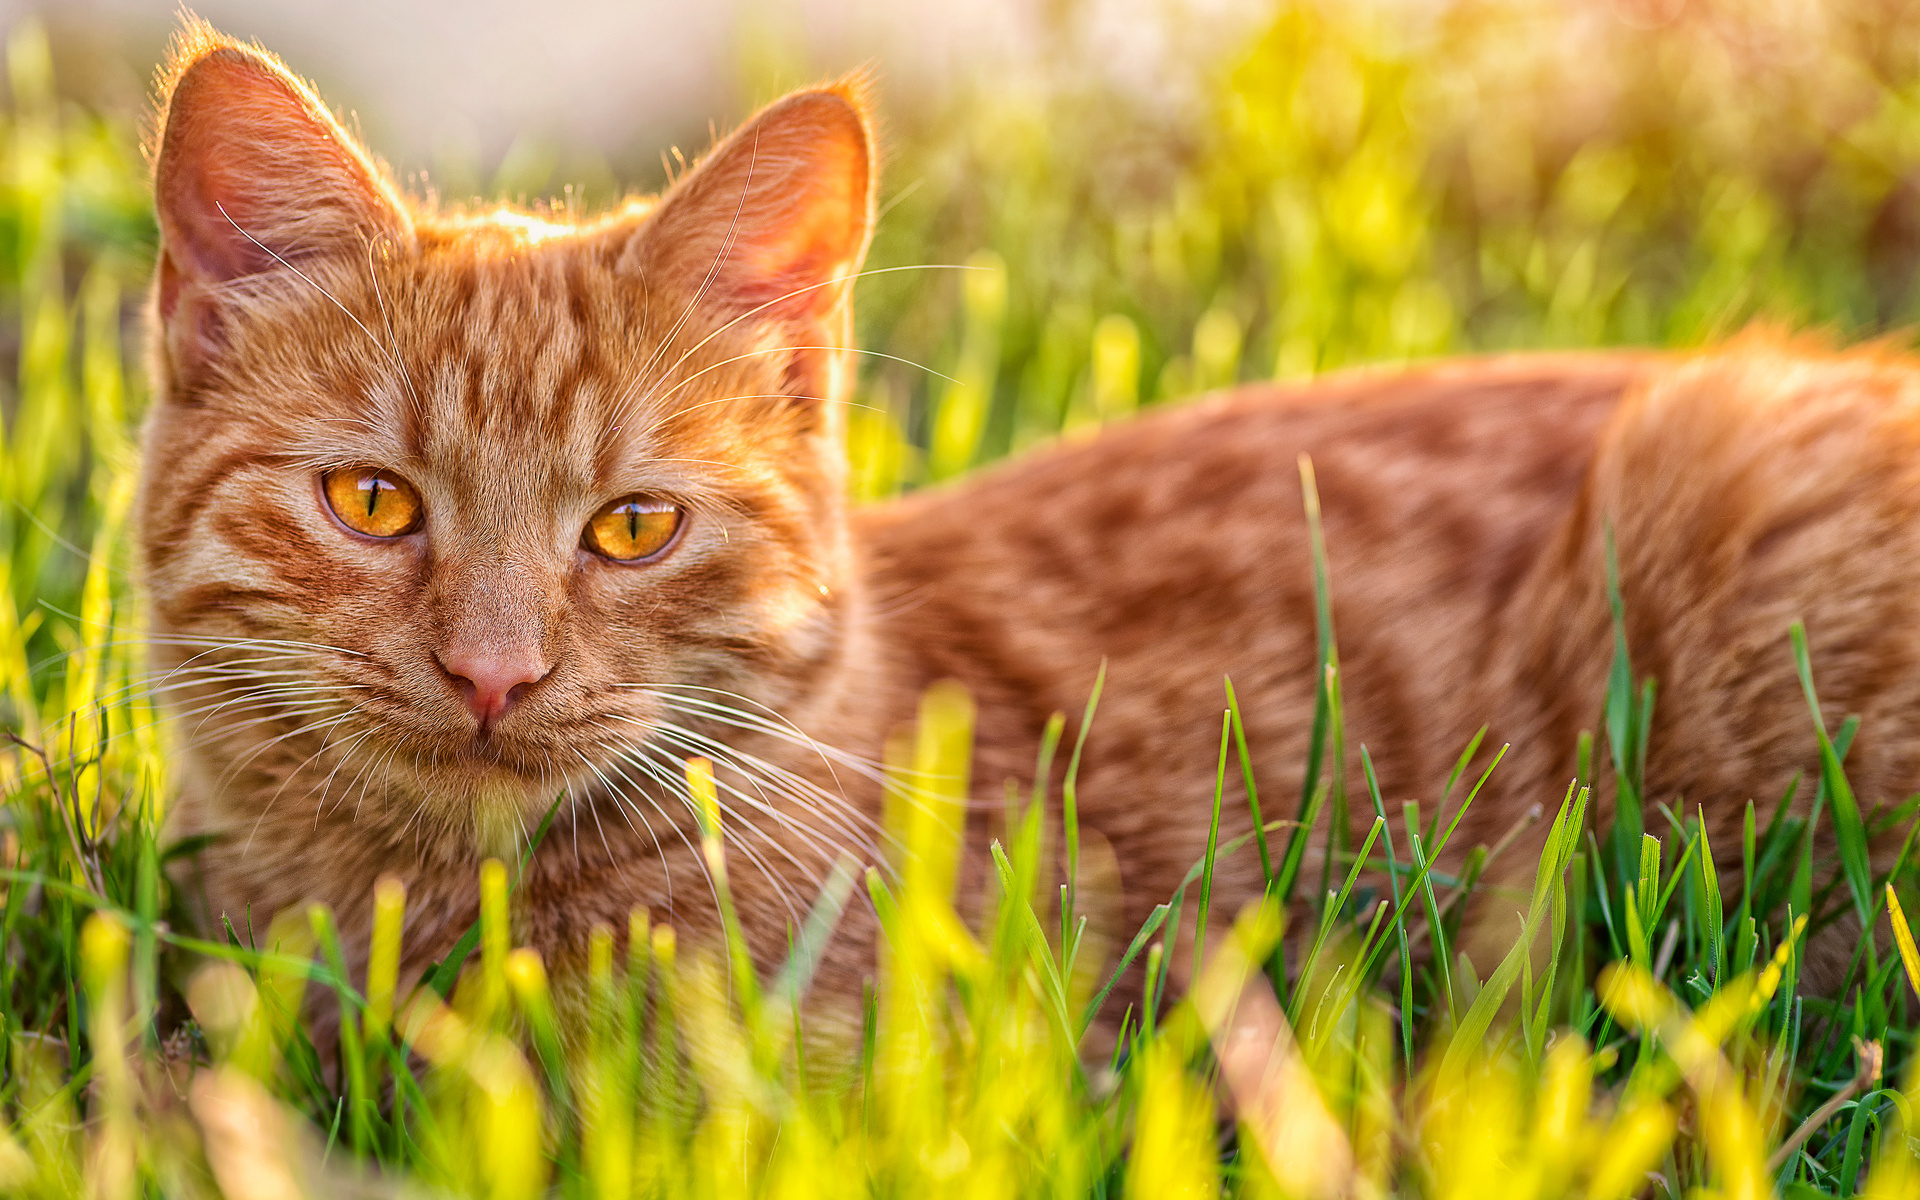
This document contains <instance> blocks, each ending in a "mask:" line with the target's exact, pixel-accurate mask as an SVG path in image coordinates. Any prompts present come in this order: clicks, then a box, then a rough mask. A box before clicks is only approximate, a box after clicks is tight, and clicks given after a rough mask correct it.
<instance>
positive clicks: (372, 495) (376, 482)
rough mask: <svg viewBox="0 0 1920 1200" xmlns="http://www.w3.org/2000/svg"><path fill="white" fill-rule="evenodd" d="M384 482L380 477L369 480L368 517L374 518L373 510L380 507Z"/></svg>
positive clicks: (376, 476)
mask: <svg viewBox="0 0 1920 1200" xmlns="http://www.w3.org/2000/svg"><path fill="white" fill-rule="evenodd" d="M382 482H383V481H382V480H381V478H380V477H379V476H378V475H375V476H373V477H372V478H371V479H369V480H367V516H368V517H369V518H371V517H372V516H373V510H374V509H376V508H378V507H380V488H381V484H382Z"/></svg>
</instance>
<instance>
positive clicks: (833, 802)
mask: <svg viewBox="0 0 1920 1200" xmlns="http://www.w3.org/2000/svg"><path fill="white" fill-rule="evenodd" d="M652 724H653V727H654V729H655V730H656V731H658V733H659V734H660V735H662V736H664V737H665V738H667V739H668V740H671V741H674V742H676V743H678V744H679V745H680V746H682V747H683V748H685V749H687V750H689V751H691V752H692V753H695V754H704V755H707V756H708V757H711V758H713V759H715V760H716V761H719V762H722V763H724V764H725V765H727V766H729V767H732V768H733V769H734V770H735V771H737V772H739V773H740V774H741V775H742V776H743V777H745V778H746V779H748V780H749V781H750V782H752V783H753V784H754V786H755V787H756V788H764V785H765V784H768V783H772V784H776V785H778V786H777V787H776V793H777V794H779V795H780V796H782V797H783V798H784V799H786V800H788V801H789V802H791V803H793V804H794V805H795V806H796V807H798V808H799V809H800V810H801V812H803V813H805V814H807V815H810V816H817V817H820V818H822V819H823V820H825V821H826V822H827V826H828V827H827V828H826V829H824V830H814V829H811V828H810V827H808V828H807V832H808V833H810V834H816V835H818V836H821V837H826V838H829V839H830V840H829V845H831V844H833V841H832V839H839V840H843V841H846V842H851V843H853V846H854V848H856V849H859V850H863V851H866V852H867V854H868V855H869V856H871V855H872V854H873V853H874V852H875V849H876V847H875V846H874V844H873V842H872V840H871V839H870V837H869V835H868V833H867V832H866V831H863V830H862V829H860V828H858V827H857V826H855V825H853V824H852V823H849V822H841V821H836V820H834V819H833V817H834V813H833V810H834V809H843V810H845V811H846V812H848V813H851V814H853V815H855V816H858V817H865V814H863V813H859V812H858V811H857V810H855V809H854V808H853V806H852V805H851V804H849V803H847V801H846V798H845V797H835V796H834V795H833V793H831V792H828V791H826V790H825V789H823V788H820V787H818V786H817V785H815V784H813V783H812V782H811V781H809V780H806V779H803V778H801V777H800V776H798V775H795V774H793V773H792V772H791V771H787V770H785V769H784V768H781V767H777V766H774V765H773V764H772V763H769V762H767V761H765V760H764V759H760V758H757V757H755V756H753V755H751V754H747V753H745V752H743V751H740V750H736V749H734V748H733V747H732V746H729V745H727V744H726V743H725V742H721V741H718V740H716V739H713V738H709V737H706V736H704V735H702V734H699V733H696V732H694V731H693V730H690V729H686V728H684V727H682V726H679V725H673V724H670V723H668V722H664V721H656V722H653V723H652ZM756 807H763V808H764V810H765V811H766V812H767V814H768V815H770V816H773V817H774V818H775V819H776V820H779V821H781V822H782V823H785V824H788V825H790V826H791V827H793V828H794V829H795V830H796V831H798V830H800V829H801V828H803V827H802V826H801V825H800V824H799V823H798V822H796V821H794V820H793V818H792V817H791V815H790V814H787V813H784V812H781V811H780V810H779V809H777V808H775V807H773V806H772V805H771V803H770V802H768V801H767V800H766V798H765V795H764V791H763V793H762V800H761V803H760V804H759V805H757V806H756ZM868 823H869V824H870V825H872V827H873V829H875V830H877V829H878V823H877V822H873V821H871V819H870V818H868Z"/></svg>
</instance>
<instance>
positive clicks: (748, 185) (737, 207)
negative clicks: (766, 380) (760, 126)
mask: <svg viewBox="0 0 1920 1200" xmlns="http://www.w3.org/2000/svg"><path fill="white" fill-rule="evenodd" d="M759 161H760V131H759V130H757V129H756V130H755V131H754V135H753V145H752V146H751V147H750V148H749V151H748V154H747V173H746V177H745V178H744V179H742V180H741V182H740V199H739V200H738V201H737V202H736V203H735V204H734V207H733V216H732V217H730V218H728V220H727V231H726V233H725V234H723V235H721V238H720V248H719V249H718V250H716V251H714V254H713V261H712V262H711V263H709V264H708V265H707V273H706V275H705V276H704V277H703V278H702V279H701V280H700V286H699V287H697V288H695V289H694V292H693V298H692V299H690V300H688V301H687V304H686V307H685V308H682V309H681V310H680V315H679V316H678V317H676V318H675V319H674V322H673V325H672V326H671V327H670V328H669V329H668V330H667V334H666V336H665V337H663V338H661V339H660V341H659V343H658V344H657V345H655V346H654V348H653V351H652V353H650V354H648V355H647V359H646V361H645V362H643V363H641V364H640V369H639V371H637V372H635V375H634V378H635V380H636V383H635V385H633V386H638V382H637V381H639V380H642V379H645V378H646V377H647V373H648V372H650V371H652V370H653V367H654V364H656V363H658V362H659V361H660V356H661V355H662V354H663V353H665V352H666V348H667V347H668V346H670V345H672V344H673V339H674V338H675V337H677V336H678V335H679V333H680V330H681V329H682V328H684V327H685V326H686V323H687V321H688V320H689V319H691V318H692V316H693V314H694V312H695V311H697V310H698V309H699V307H700V302H701V301H702V300H704V299H706V297H707V289H709V288H711V287H712V286H713V281H714V280H715V279H717V278H719V275H720V266H721V264H722V263H724V262H726V261H727V255H728V254H730V253H731V252H732V251H733V239H734V237H735V235H736V234H737V233H738V232H739V228H740V214H741V213H743V212H745V211H746V208H747V194H748V193H749V192H750V191H752V190H753V172H754V168H755V167H756V166H758V165H759ZM632 390H633V389H632V387H629V389H628V392H627V395H623V396H622V397H621V398H620V400H619V402H618V403H617V404H616V405H615V409H616V412H618V411H620V410H624V409H625V407H626V404H627V401H628V398H629V397H630V396H631V395H632ZM619 423H620V420H618V419H616V421H615V424H616V425H618V424H619Z"/></svg>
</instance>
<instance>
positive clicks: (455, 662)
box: [436, 646, 553, 729]
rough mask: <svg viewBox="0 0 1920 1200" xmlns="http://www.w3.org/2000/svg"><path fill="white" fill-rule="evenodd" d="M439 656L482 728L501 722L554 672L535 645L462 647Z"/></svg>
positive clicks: (444, 668) (454, 648)
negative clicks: (522, 699) (514, 704)
mask: <svg viewBox="0 0 1920 1200" xmlns="http://www.w3.org/2000/svg"><path fill="white" fill-rule="evenodd" d="M436 657H437V658H438V659H439V660H440V667H441V669H442V670H444V671H445V672H446V673H447V674H448V675H449V676H450V677H452V679H453V682H454V686H456V687H458V688H459V689H460V695H461V698H462V699H464V700H465V701H466V702H467V707H468V708H469V709H472V710H473V715H474V716H476V717H478V718H480V727H481V728H482V729H485V728H486V727H487V726H489V725H491V724H493V723H494V722H495V721H498V720H499V719H500V718H501V717H502V716H504V715H505V714H506V711H507V709H509V708H511V707H512V706H513V703H514V701H516V700H518V699H520V698H521V697H522V696H524V695H526V694H527V692H529V691H531V690H532V689H533V685H534V684H536V683H539V682H540V681H541V680H542V679H545V678H546V677H547V674H548V673H549V672H550V671H552V670H553V667H552V666H551V665H550V664H548V663H547V661H546V659H545V658H544V657H542V656H541V654H540V652H539V651H538V650H537V649H535V648H534V647H532V646H515V647H495V646H488V647H471V648H470V647H465V646H458V647H453V648H451V649H448V650H445V651H442V652H441V653H440V654H438V655H436Z"/></svg>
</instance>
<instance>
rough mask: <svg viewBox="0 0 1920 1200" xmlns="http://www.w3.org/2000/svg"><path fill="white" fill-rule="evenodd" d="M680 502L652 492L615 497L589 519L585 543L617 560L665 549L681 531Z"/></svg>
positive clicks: (638, 558) (582, 538)
mask: <svg viewBox="0 0 1920 1200" xmlns="http://www.w3.org/2000/svg"><path fill="white" fill-rule="evenodd" d="M681 516H682V514H681V511H680V506H679V505H677V504H671V503H668V502H667V501H665V500H656V499H653V498H652V497H649V496H626V497H623V498H621V499H619V500H615V501H614V502H613V503H612V504H609V505H607V506H606V507H605V508H603V509H601V510H600V511H599V512H597V513H595V514H593V520H591V521H588V522H587V528H586V532H584V533H582V534H581V535H580V541H581V544H582V545H584V546H586V548H587V549H589V550H591V551H593V552H594V553H595V554H598V555H600V556H601V557H602V558H611V559H613V560H614V561H615V562H640V561H642V560H644V559H649V558H652V557H654V556H655V555H657V554H660V553H662V552H663V551H665V550H666V548H667V547H668V546H669V545H671V544H672V542H673V538H674V535H675V534H677V533H679V532H680V524H681Z"/></svg>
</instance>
